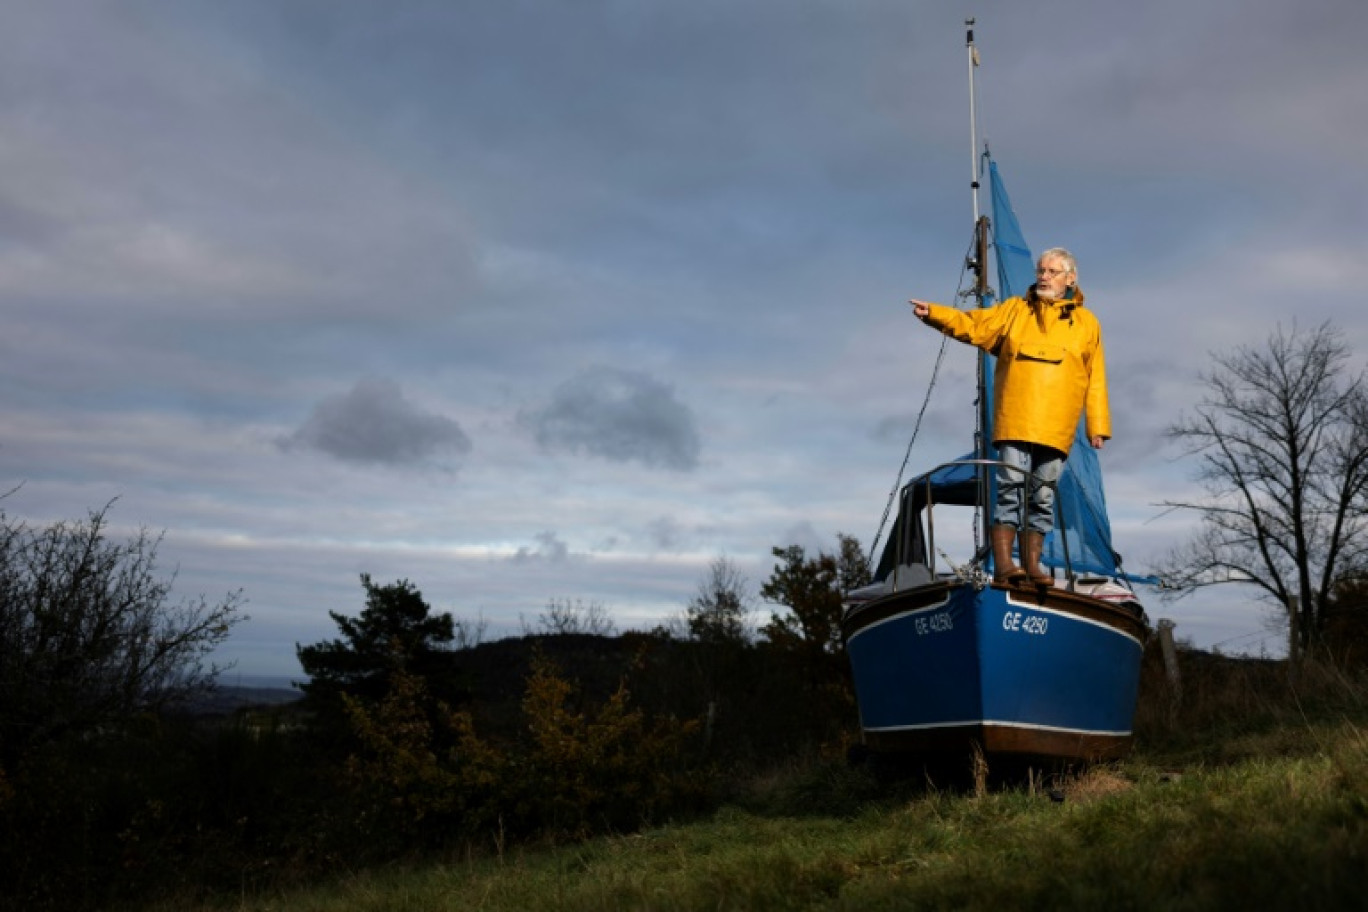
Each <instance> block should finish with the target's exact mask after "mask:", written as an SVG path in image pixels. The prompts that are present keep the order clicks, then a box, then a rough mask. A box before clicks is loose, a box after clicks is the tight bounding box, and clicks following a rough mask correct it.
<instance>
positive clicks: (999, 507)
mask: <svg viewBox="0 0 1368 912" xmlns="http://www.w3.org/2000/svg"><path fill="white" fill-rule="evenodd" d="M997 451H998V459H1000V460H1002V461H1003V462H1005V463H1007V464H1008V465H1011V466H1016V467H1017V469H1018V470H1019V471H1014V470H1011V469H1006V468H1001V467H999V468H998V472H997V485H998V489H997V503H996V504H994V506H993V523H994V524H995V525H999V526H1011V527H1012V528H1014V529H1018V530H1020V529H1031V530H1033V531H1035V532H1040V533H1042V534H1048V533H1049V532H1050V530H1052V529H1053V528H1054V502H1055V484H1056V483H1057V482H1058V481H1059V476H1060V475H1061V474H1063V472H1064V459H1065V454H1064V453H1061V452H1059V450H1056V449H1055V448H1054V447H1047V446H1044V445H1043V444H1039V443H1025V442H1023V441H1020V440H1003V441H1000V442H999V443H998V444H997ZM1028 482H1029V484H1030V496H1029V498H1028V497H1026V496H1025V494H1026V492H1025V489H1026V487H1027V483H1028ZM1023 501H1025V503H1024V504H1023Z"/></svg>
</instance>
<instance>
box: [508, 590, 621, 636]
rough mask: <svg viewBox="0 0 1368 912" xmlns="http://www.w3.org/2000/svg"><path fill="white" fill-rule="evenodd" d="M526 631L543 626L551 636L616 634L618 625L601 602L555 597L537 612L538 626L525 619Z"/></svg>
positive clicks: (528, 633) (544, 631) (530, 631)
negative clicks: (531, 627) (542, 609)
mask: <svg viewBox="0 0 1368 912" xmlns="http://www.w3.org/2000/svg"><path fill="white" fill-rule="evenodd" d="M522 627H523V635H524V636H528V635H530V634H533V633H535V632H536V630H540V631H541V632H542V633H544V634H548V635H551V636H562V635H571V634H588V635H591V636H609V637H610V636H614V635H615V634H616V633H617V625H616V624H615V623H614V622H613V616H612V615H611V614H609V613H608V609H607V608H605V607H604V606H603V603H602V602H585V601H582V600H580V599H575V600H574V601H573V602H572V601H570V599H568V598H560V599H557V598H553V599H551V600H550V601H549V602H547V603H546V610H545V611H543V612H542V613H541V614H539V615H537V627H536V629H535V630H534V629H529V628H528V625H527V623H526V622H525V621H524V622H523V625H522Z"/></svg>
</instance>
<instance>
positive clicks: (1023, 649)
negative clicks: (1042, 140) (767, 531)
mask: <svg viewBox="0 0 1368 912" xmlns="http://www.w3.org/2000/svg"><path fill="white" fill-rule="evenodd" d="M966 26H967V27H968V36H967V45H968V48H969V56H970V67H969V79H970V93H969V94H970V109H971V115H970V122H971V146H972V148H973V155H974V180H973V192H974V241H973V246H972V251H971V254H970V256H969V258H968V265H969V266H970V267H971V268H972V270H973V272H974V275H975V284H974V288H973V289H972V290H971V292H970V293H969V296H970V297H972V298H974V299H975V300H976V306H978V307H991V306H993V304H994V302H995V301H997V300H1006V299H1007V298H1008V297H1011V296H1013V295H1024V294H1025V293H1026V291H1027V289H1028V287H1029V286H1030V284H1031V283H1032V281H1034V277H1035V276H1034V265H1035V264H1034V260H1033V258H1032V255H1031V252H1030V249H1029V247H1028V246H1027V244H1026V241H1025V238H1024V236H1023V235H1022V232H1021V229H1020V226H1019V224H1018V221H1017V218H1016V215H1015V213H1014V212H1013V210H1012V206H1011V201H1010V199H1009V198H1008V195H1007V191H1006V187H1005V186H1004V184H1003V182H1002V178H1001V175H1000V174H999V173H998V167H997V163H996V162H995V161H994V160H993V159H992V157H991V155H990V154H989V153H988V151H987V149H986V147H985V149H984V150H983V151H982V153H980V152H979V150H978V141H977V136H976V135H972V134H974V133H976V130H977V126H976V124H975V117H974V114H973V107H974V93H975V89H974V68H975V67H976V66H977V65H978V53H977V49H976V48H975V47H974V37H973V20H972V19H970V20H968V21H967V22H966ZM985 175H986V177H987V183H988V186H989V193H990V197H991V215H980V214H979V200H978V193H979V189H980V186H981V183H982V180H981V179H982V178H983V177H984V176H985ZM990 259H991V260H993V261H995V262H996V278H997V290H996V292H995V291H994V289H993V288H992V287H991V284H990V282H989V261H990ZM993 360H994V359H993V358H992V356H991V355H987V354H983V353H980V364H979V387H978V405H979V409H978V412H979V416H978V421H979V431H978V433H977V435H976V438H977V439H976V447H975V450H974V452H973V453H971V454H969V455H966V456H965V457H963V458H961V459H957V460H953V461H951V462H949V463H946V464H944V465H939V466H935V467H933V468H931V469H930V470H929V471H926V472H924V473H923V474H921V475H920V476H918V477H916V478H914V479H913V480H912V481H911V482H909V483H908V484H906V485H905V486H902V487H901V489H900V490H899V489H898V487H897V485H895V491H899V494H898V511H897V515H896V519H895V521H894V523H893V525H892V528H891V531H890V534H889V536H888V539H887V542H886V545H885V547H884V549H883V551H882V554H881V556H880V558H879V560H878V562H877V564H876V569H875V572H874V574H873V577H874V579H873V583H872V584H871V585H869V586H866V587H863V588H861V589H858V590H856V591H854V592H851V593H849V594H848V595H847V600H846V605H845V610H844V612H843V618H842V624H841V627H842V635H843V637H844V641H845V646H846V652H847V655H848V657H849V661H850V665H851V671H852V676H853V680H854V685H855V693H856V702H857V705H858V708H859V714H860V727H861V732H862V736H863V741H864V744H865V746H866V747H867V748H868V749H870V750H873V751H875V752H880V753H900V754H913V755H925V756H932V755H941V754H946V753H959V752H965V751H978V752H981V753H982V754H983V755H986V756H1015V757H1018V758H1021V757H1025V758H1042V759H1053V760H1065V761H1072V760H1077V761H1083V762H1091V761H1097V760H1104V759H1113V758H1117V757H1121V756H1124V755H1125V754H1126V753H1127V752H1129V750H1130V748H1131V744H1132V738H1133V735H1132V726H1133V722H1134V717H1135V709H1136V703H1137V699H1138V692H1139V681H1140V662H1141V656H1142V654H1143V651H1144V644H1145V641H1146V639H1147V638H1148V636H1149V624H1148V619H1147V617H1146V615H1145V611H1144V608H1143V606H1142V605H1141V603H1140V601H1139V598H1138V597H1137V595H1136V593H1135V590H1134V586H1133V583H1135V582H1137V581H1139V582H1148V581H1149V580H1147V579H1145V578H1143V577H1137V576H1133V575H1129V574H1127V573H1125V572H1124V571H1123V570H1122V568H1121V565H1120V563H1121V559H1120V556H1119V555H1118V554H1117V553H1116V552H1115V551H1114V550H1113V548H1112V540H1111V529H1110V521H1109V520H1108V517H1107V510H1106V501H1105V498H1104V495H1103V487H1102V476H1101V470H1100V465H1099V461H1098V458H1097V454H1096V452H1095V451H1094V450H1093V448H1092V447H1091V446H1089V445H1088V443H1087V438H1086V433H1085V428H1084V425H1083V422H1082V421H1081V420H1080V424H1079V428H1078V431H1077V435H1076V438H1075V444H1074V446H1073V448H1072V450H1071V452H1070V454H1069V457H1068V460H1067V461H1066V462H1065V470H1064V474H1063V476H1062V477H1061V479H1060V481H1059V483H1058V487H1057V493H1056V498H1055V510H1056V514H1055V529H1054V531H1053V532H1051V533H1050V535H1049V536H1048V537H1047V538H1046V541H1045V546H1044V553H1043V555H1042V560H1041V564H1042V566H1044V567H1047V568H1049V570H1050V573H1051V575H1052V577H1053V584H1052V585H1050V586H1039V585H1025V586H1021V585H1010V584H1007V583H995V582H993V574H992V572H991V568H992V553H991V549H990V548H989V547H988V546H987V545H986V544H984V545H979V544H978V542H977V532H978V531H982V530H986V528H987V526H988V524H989V511H990V508H991V504H992V502H993V497H994V495H995V486H996V484H995V474H996V473H995V468H996V466H997V465H999V463H998V462H997V458H996V457H997V454H996V451H995V450H994V448H993V447H992V445H991V441H992V430H991V427H990V423H991V420H992V408H991V402H990V397H991V391H992V374H993V366H994V365H993ZM956 508H960V511H961V512H962V511H963V508H969V509H970V510H971V511H975V513H974V515H975V516H976V519H975V521H974V522H973V524H972V525H973V528H974V529H975V536H974V538H975V542H974V544H975V547H974V549H973V551H972V557H971V559H970V560H969V561H967V562H966V563H963V564H959V565H952V564H950V562H949V559H948V558H946V559H943V560H941V561H938V560H937V556H938V553H939V552H941V551H942V549H941V548H940V547H939V545H938V542H937V540H936V535H937V529H938V524H937V519H938V518H942V517H943V516H944V515H945V513H946V512H947V511H953V510H955V509H956ZM885 515H887V514H885ZM960 525H961V526H963V525H964V524H963V523H960ZM951 526H953V524H952V523H949V522H946V521H944V520H942V522H941V523H940V526H939V528H941V529H942V530H944V529H946V528H947V527H951ZM943 534H944V533H943ZM876 542H877V538H876Z"/></svg>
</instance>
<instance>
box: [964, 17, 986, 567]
mask: <svg viewBox="0 0 1368 912" xmlns="http://www.w3.org/2000/svg"><path fill="white" fill-rule="evenodd" d="M964 45H965V48H966V50H967V53H968V57H969V167H970V183H969V187H970V190H971V192H972V195H973V200H974V252H973V254H972V255H971V256H970V258H969V263H968V266H969V268H970V269H972V270H973V272H974V288H973V291H972V294H973V297H974V300H975V306H977V307H984V306H985V305H986V304H987V303H988V298H989V296H990V294H991V292H990V290H989V288H988V216H986V215H983V214H981V213H980V211H979V186H980V184H979V175H980V174H981V173H982V170H981V165H980V161H981V159H980V157H979V149H978V88H977V85H976V83H975V79H974V75H975V74H974V71H975V70H977V69H978V65H979V55H978V48H977V47H976V46H975V45H974V18H973V17H972V16H971V17H969V18H968V19H965V20H964ZM987 376H988V355H987V354H985V353H983V352H980V353H979V358H978V428H977V429H976V433H975V435H974V436H975V447H974V449H975V451H976V452H975V455H976V456H977V457H978V458H979V459H980V460H985V459H987V458H988V455H989V453H988V447H989V441H988V433H989V432H988V428H989V420H990V415H989V411H988V389H987ZM978 487H979V497H978V502H979V505H980V512H981V514H982V520H983V528H984V529H985V530H986V529H987V526H988V521H989V516H990V510H991V508H990V505H989V495H990V493H991V485H990V484H989V472H988V467H987V466H986V465H984V464H982V463H980V464H979V473H978ZM977 537H978V536H977V531H976V534H975V539H977ZM976 546H977V541H976Z"/></svg>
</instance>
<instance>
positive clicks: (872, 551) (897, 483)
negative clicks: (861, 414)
mask: <svg viewBox="0 0 1368 912" xmlns="http://www.w3.org/2000/svg"><path fill="white" fill-rule="evenodd" d="M971 249H972V245H971ZM969 259H970V258H969V257H965V258H964V265H963V266H961V267H960V277H959V283H958V286H957V287H956V289H955V300H956V301H958V300H960V299H961V298H962V297H964V276H965V274H966V273H968V271H969ZM949 342H950V337H949V336H946V335H942V336H941V343H940V350H939V351H937V352H936V363H935V365H933V366H932V368H931V380H930V382H929V383H927V385H926V395H925V396H924V397H923V398H922V404H921V409H920V410H919V411H918V412H917V421H916V423H915V424H914V425H913V426H912V439H911V440H909V441H907V449H906V450H905V451H903V461H902V465H901V466H899V467H898V474H897V477H896V478H894V479H893V489H892V490H890V491H889V492H888V502H887V503H885V504H884V510H883V516H882V517H880V519H879V528H878V531H876V532H875V533H874V541H873V542H872V543H871V544H870V546H869V557H868V563H869V566H870V567H871V569H872V568H874V567H876V566H877V565H876V564H875V563H874V556H875V555H876V554H877V553H878V551H879V539H880V538H882V537H883V533H884V527H885V526H887V525H888V514H889V513H891V512H892V510H893V501H895V500H897V498H898V490H899V489H900V488H901V487H902V478H903V473H904V472H906V471H907V463H908V462H909V461H910V460H911V459H912V447H913V445H914V444H915V443H916V442H917V434H918V433H919V432H920V431H921V424H922V418H923V417H925V415H926V407H927V406H928V405H930V404H931V391H932V390H934V389H935V388H936V375H937V374H939V373H940V366H941V362H942V361H943V360H945V349H946V347H947V346H948V344H949Z"/></svg>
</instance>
